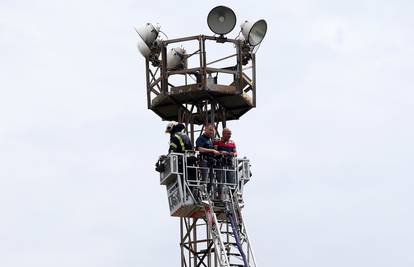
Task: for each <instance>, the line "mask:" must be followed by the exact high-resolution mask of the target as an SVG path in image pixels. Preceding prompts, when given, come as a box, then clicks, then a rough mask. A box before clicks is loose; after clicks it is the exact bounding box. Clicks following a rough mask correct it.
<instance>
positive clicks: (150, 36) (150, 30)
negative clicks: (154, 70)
mask: <svg viewBox="0 0 414 267" xmlns="http://www.w3.org/2000/svg"><path fill="white" fill-rule="evenodd" d="M160 28H161V27H160V26H159V25H156V26H154V25H152V24H151V23H146V24H145V25H143V26H141V27H138V28H135V31H136V32H137V33H138V35H139V37H140V38H138V43H137V47H138V50H139V52H140V53H141V55H143V56H144V57H146V58H148V59H149V60H150V61H151V62H152V64H153V65H158V64H159V59H158V57H159V54H160V51H161V48H160V39H159V36H158V34H159V32H160Z"/></svg>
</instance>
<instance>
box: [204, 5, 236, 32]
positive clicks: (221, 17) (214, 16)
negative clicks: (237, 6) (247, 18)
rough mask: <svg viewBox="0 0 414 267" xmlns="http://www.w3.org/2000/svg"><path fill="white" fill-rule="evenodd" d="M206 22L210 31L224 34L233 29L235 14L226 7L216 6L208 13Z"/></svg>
mask: <svg viewBox="0 0 414 267" xmlns="http://www.w3.org/2000/svg"><path fill="white" fill-rule="evenodd" d="M207 24H208V27H209V28H210V30H211V31H212V32H214V33H216V34H220V35H224V34H227V33H229V32H231V31H232V30H233V29H234V26H235V25H236V15H235V14H234V12H233V10H231V9H230V8H228V7H225V6H216V7H215V8H213V9H212V10H211V11H210V13H208V16H207Z"/></svg>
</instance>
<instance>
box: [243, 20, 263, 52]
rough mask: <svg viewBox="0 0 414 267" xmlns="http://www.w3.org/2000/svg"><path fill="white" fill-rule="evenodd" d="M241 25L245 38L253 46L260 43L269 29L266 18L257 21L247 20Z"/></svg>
mask: <svg viewBox="0 0 414 267" xmlns="http://www.w3.org/2000/svg"><path fill="white" fill-rule="evenodd" d="M240 27H241V31H242V34H243V36H244V38H245V40H247V42H248V43H249V44H250V45H251V46H256V45H258V44H260V42H261V41H262V40H263V38H264V37H265V35H266V31H267V23H266V21H265V20H264V19H261V20H258V21H256V22H250V21H247V20H246V21H245V22H243V23H242V25H240Z"/></svg>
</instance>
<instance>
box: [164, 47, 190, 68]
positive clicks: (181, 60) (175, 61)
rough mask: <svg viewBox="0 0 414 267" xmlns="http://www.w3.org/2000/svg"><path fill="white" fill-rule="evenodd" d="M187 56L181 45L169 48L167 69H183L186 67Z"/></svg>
mask: <svg viewBox="0 0 414 267" xmlns="http://www.w3.org/2000/svg"><path fill="white" fill-rule="evenodd" d="M186 65H187V57H186V51H185V49H184V48H183V47H176V48H171V49H170V50H169V51H168V53H167V68H168V69H183V68H186Z"/></svg>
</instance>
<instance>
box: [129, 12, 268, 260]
mask: <svg viewBox="0 0 414 267" xmlns="http://www.w3.org/2000/svg"><path fill="white" fill-rule="evenodd" d="M235 23H236V17H235V15H234V12H233V11H232V10H231V9H229V8H227V7H224V6H218V7H216V8H214V9H213V10H211V11H210V13H209V15H208V24H209V27H210V29H211V30H212V31H213V32H215V33H216V35H215V36H207V35H196V36H189V37H184V38H177V39H169V40H162V39H161V38H160V36H159V32H160V27H159V26H153V25H152V24H149V23H147V24H146V25H145V26H143V27H140V28H137V29H136V30H137V33H138V34H139V36H140V39H139V42H138V49H139V50H140V52H141V54H143V55H144V56H145V59H146V60H145V64H146V85H147V86H146V87H147V106H148V109H151V110H152V111H153V112H155V113H156V114H157V115H158V116H159V117H160V118H161V119H162V120H165V121H177V122H180V123H183V124H184V125H185V126H186V132H187V133H188V134H189V136H190V138H191V140H192V142H193V143H194V141H195V139H196V138H197V137H198V136H199V135H200V134H201V133H202V131H203V129H204V125H207V124H214V125H215V127H216V129H217V130H219V129H222V128H224V127H226V123H227V121H230V120H238V119H239V118H241V117H242V116H243V115H244V114H246V113H247V112H248V111H249V110H250V109H252V108H254V107H255V106H256V57H255V52H256V50H257V47H258V46H257V45H258V44H259V43H260V42H261V40H262V39H263V38H264V35H265V34H266V29H267V25H266V22H265V21H264V20H259V21H257V22H255V23H252V22H248V21H246V22H244V23H243V24H242V30H241V32H240V34H239V37H238V38H236V39H230V38H227V37H225V36H224V35H225V34H227V33H228V32H230V31H231V30H232V29H233V28H234V25H235ZM178 43H180V44H182V46H177V44H178ZM184 46H185V47H191V48H190V49H191V50H188V51H187V50H186V49H184ZM222 46H226V47H227V50H226V52H224V54H222V55H221V56H220V57H218V58H214V59H212V57H213V56H210V55H212V54H214V53H213V52H212V51H214V52H216V51H218V50H220V48H218V47H222ZM210 52H212V53H211V54H209V53H210ZM214 56H215V55H214ZM217 132H219V131H217ZM195 156H196V155H195V152H194V151H188V152H186V153H184V154H180V153H170V154H169V155H168V156H165V157H163V158H162V160H160V161H159V164H160V165H161V166H162V168H161V169H159V170H158V171H159V172H160V184H161V185H165V186H166V188H167V194H168V201H169V208H170V215H171V216H174V217H180V253H181V266H182V267H193V266H194V267H196V266H207V267H213V266H214V267H221V266H225V267H230V266H246V267H247V266H251V267H255V266H257V265H256V261H255V258H254V254H253V251H252V246H251V243H250V241H249V237H248V234H247V230H246V226H245V224H244V221H243V217H242V213H241V210H242V208H243V206H244V202H243V188H244V185H245V184H246V183H247V182H248V181H249V180H250V178H251V173H250V161H249V160H248V159H247V158H242V159H233V162H234V163H233V165H232V166H234V167H233V168H228V167H223V166H220V165H217V164H215V165H214V166H213V165H212V166H211V167H209V168H208V169H206V168H204V169H203V167H200V166H199V165H198V164H196V163H195V164H194V163H190V162H192V161H191V160H190V159H195ZM203 172H204V173H207V172H208V179H206V178H203V176H202V173H203ZM190 173H192V175H191V174H190ZM230 175H231V176H232V177H235V178H236V179H234V180H232V181H230V179H228V178H229V177H230ZM190 176H191V177H190ZM218 177H224V179H222V178H221V180H220V179H218ZM208 186H212V187H211V188H210V189H208ZM219 188H220V189H219ZM219 191H220V192H221V195H219V194H218V192H219Z"/></svg>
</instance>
